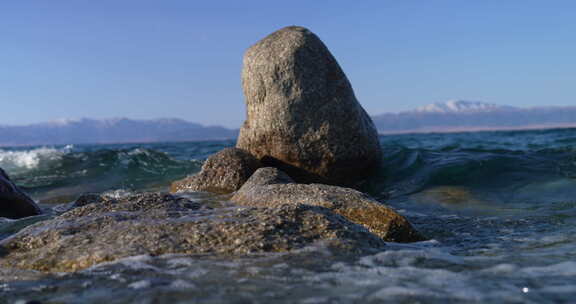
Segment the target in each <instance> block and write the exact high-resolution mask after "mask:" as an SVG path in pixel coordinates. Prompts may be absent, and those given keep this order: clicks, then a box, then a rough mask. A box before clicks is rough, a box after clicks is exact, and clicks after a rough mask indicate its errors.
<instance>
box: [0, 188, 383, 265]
mask: <svg viewBox="0 0 576 304" xmlns="http://www.w3.org/2000/svg"><path fill="white" fill-rule="evenodd" d="M89 199H90V198H89V197H86V198H84V199H83V202H82V204H81V205H83V206H82V207H78V208H75V209H72V210H70V211H68V212H66V213H63V214H62V215H60V216H57V217H55V218H54V219H51V220H47V221H45V222H40V223H36V224H33V225H31V226H28V227H26V228H24V229H23V230H21V231H20V232H18V233H17V234H15V235H13V236H12V237H10V238H8V239H5V240H2V241H1V242H0V257H1V258H0V267H7V268H19V269H33V270H40V271H45V272H61V271H76V270H81V269H84V268H87V267H90V266H92V265H95V264H98V263H101V262H106V261H113V260H116V259H119V258H122V257H128V256H134V255H142V254H149V255H161V254H168V253H184V254H197V253H202V254H223V255H244V254H248V253H255V252H282V251H287V250H292V249H297V248H302V247H304V246H307V245H311V244H313V243H315V242H318V241H324V242H327V243H328V244H329V245H330V246H335V247H336V248H339V249H341V250H348V251H352V252H357V251H362V250H368V251H372V250H374V249H377V248H381V247H382V246H384V242H383V241H382V240H381V239H380V238H378V237H377V236H375V235H374V234H372V233H370V232H368V231H367V230H366V229H365V228H364V227H362V226H360V225H357V224H354V223H352V222H350V221H348V220H346V219H345V218H344V217H342V216H340V215H337V214H335V213H333V212H331V211H330V210H328V209H327V208H323V207H320V206H309V205H303V204H292V205H283V206H278V208H265V207H236V206H231V207H225V208H210V207H208V206H206V205H203V204H202V203H198V202H193V201H190V200H188V199H185V198H179V197H176V196H173V195H169V194H161V193H146V194H138V195H132V196H127V197H123V198H117V199H113V198H108V197H100V198H95V197H93V196H92V199H93V200H94V202H93V203H90V202H88V201H87V200H89Z"/></svg>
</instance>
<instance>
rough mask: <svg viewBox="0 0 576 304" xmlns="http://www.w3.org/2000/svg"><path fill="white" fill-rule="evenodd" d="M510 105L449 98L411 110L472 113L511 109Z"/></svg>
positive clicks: (419, 111)
mask: <svg viewBox="0 0 576 304" xmlns="http://www.w3.org/2000/svg"><path fill="white" fill-rule="evenodd" d="M513 109H515V108H514V107H511V106H501V105H497V104H493V103H486V102H481V101H468V100H449V101H446V102H437V103H433V104H429V105H425V106H422V107H418V108H416V109H414V110H413V112H418V113H464V112H466V113H472V112H490V111H500V110H513Z"/></svg>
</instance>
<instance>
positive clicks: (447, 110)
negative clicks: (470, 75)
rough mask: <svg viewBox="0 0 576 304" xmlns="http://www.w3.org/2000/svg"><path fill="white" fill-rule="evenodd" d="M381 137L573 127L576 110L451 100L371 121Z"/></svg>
mask: <svg viewBox="0 0 576 304" xmlns="http://www.w3.org/2000/svg"><path fill="white" fill-rule="evenodd" d="M372 120H373V121H374V124H375V125H376V128H377V129H378V131H379V132H380V133H384V134H385V133H410V132H456V131H478V130H515V129H537V128H556V127H576V106H574V107H552V106H550V107H534V108H517V107H511V106H502V105H496V104H490V103H484V102H479V101H464V100H451V101H448V102H443V103H434V104H430V105H427V106H423V107H419V108H416V109H414V110H412V111H406V112H399V113H384V114H380V115H376V116H373V117H372Z"/></svg>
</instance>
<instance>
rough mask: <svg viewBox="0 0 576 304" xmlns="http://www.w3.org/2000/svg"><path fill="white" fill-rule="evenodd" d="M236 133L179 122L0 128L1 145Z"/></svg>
mask: <svg viewBox="0 0 576 304" xmlns="http://www.w3.org/2000/svg"><path fill="white" fill-rule="evenodd" d="M237 135H238V130H230V129H226V128H223V127H205V126H202V125H200V124H196V123H191V122H187V121H185V120H181V119H156V120H133V119H127V118H115V119H104V120H96V119H87V118H84V119H80V120H59V121H53V122H46V123H38V124H31V125H26V126H0V146H22V145H47V144H50V145H58V144H82V143H130V142H162V141H196V140H213V139H230V138H236V136H237Z"/></svg>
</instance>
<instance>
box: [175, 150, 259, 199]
mask: <svg viewBox="0 0 576 304" xmlns="http://www.w3.org/2000/svg"><path fill="white" fill-rule="evenodd" d="M260 167H262V165H261V164H260V162H259V161H258V160H257V159H256V158H255V157H254V156H252V155H251V154H250V153H248V152H246V151H244V150H242V149H238V148H226V149H223V150H222V151H220V152H218V153H216V154H214V155H212V156H210V157H209V158H208V159H207V160H206V162H205V163H204V165H203V166H202V171H200V173H198V174H196V175H194V176H191V177H187V178H185V179H182V180H179V181H175V182H174V183H172V186H171V187H170V190H171V191H172V192H179V191H206V192H215V193H230V192H234V191H236V190H238V189H240V187H242V185H243V184H244V182H246V180H248V178H250V176H251V175H252V173H254V171H256V169H258V168H260Z"/></svg>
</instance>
